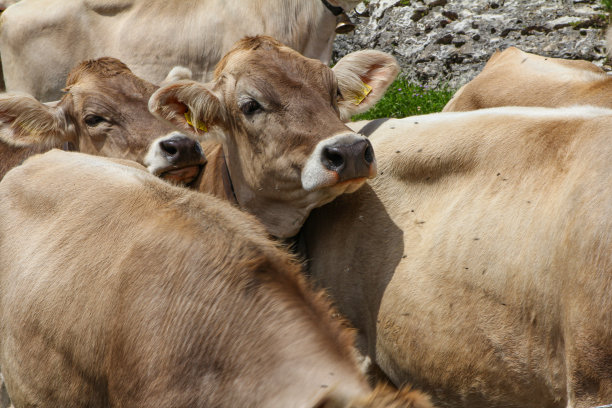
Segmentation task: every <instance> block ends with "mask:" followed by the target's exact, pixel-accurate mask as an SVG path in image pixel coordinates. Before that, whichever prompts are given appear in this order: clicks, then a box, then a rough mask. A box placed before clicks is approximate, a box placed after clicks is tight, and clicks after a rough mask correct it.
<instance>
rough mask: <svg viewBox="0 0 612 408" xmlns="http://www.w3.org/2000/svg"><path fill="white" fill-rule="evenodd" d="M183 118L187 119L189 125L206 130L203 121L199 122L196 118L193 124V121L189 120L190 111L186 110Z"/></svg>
mask: <svg viewBox="0 0 612 408" xmlns="http://www.w3.org/2000/svg"><path fill="white" fill-rule="evenodd" d="M185 120H186V121H187V123H188V124H189V126H193V127H194V128H198V129H200V130H201V131H203V132H208V128H207V127H206V125H205V124H204V122H200V121H199V120H196V125H195V126H194V125H193V122H192V121H191V112H189V111H186V112H185Z"/></svg>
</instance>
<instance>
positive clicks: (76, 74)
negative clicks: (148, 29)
mask: <svg viewBox="0 0 612 408" xmlns="http://www.w3.org/2000/svg"><path fill="white" fill-rule="evenodd" d="M156 89H157V87H155V86H154V85H152V84H150V83H148V82H146V81H144V80H142V79H140V78H138V77H136V76H135V75H134V74H132V72H131V71H130V70H129V69H128V68H127V66H125V64H123V63H121V62H120V61H118V60H116V59H114V58H100V59H98V60H90V61H85V62H83V63H81V64H80V65H79V66H77V67H76V68H75V69H74V70H73V71H72V72H71V73H70V75H69V76H68V80H67V87H66V91H67V93H66V95H64V96H63V97H62V99H61V100H60V101H57V102H52V103H47V104H43V103H41V102H39V101H37V100H36V99H34V98H33V97H31V96H29V95H15V94H5V95H2V96H0V121H1V124H0V139H1V140H2V141H4V142H6V143H8V144H10V145H14V146H37V147H41V148H49V149H50V148H53V147H63V148H69V149H71V150H79V151H81V152H84V153H89V154H95V155H102V156H111V157H119V158H125V159H131V160H137V161H142V159H143V157H144V154H145V153H146V150H147V148H148V147H149V144H150V142H151V141H152V140H153V139H155V138H156V137H159V136H160V135H163V134H167V133H170V132H171V131H172V129H171V128H170V126H169V125H168V124H167V123H164V122H161V121H159V120H157V119H156V118H155V117H153V116H152V115H151V113H150V112H149V111H148V109H147V102H148V99H149V97H150V96H151V94H152V93H153V92H154V91H155V90H156Z"/></svg>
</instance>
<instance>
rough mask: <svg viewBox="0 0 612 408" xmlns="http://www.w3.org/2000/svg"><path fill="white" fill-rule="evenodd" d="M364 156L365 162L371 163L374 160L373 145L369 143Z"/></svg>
mask: <svg viewBox="0 0 612 408" xmlns="http://www.w3.org/2000/svg"><path fill="white" fill-rule="evenodd" d="M363 158H364V160H365V162H366V163H367V164H368V165H369V164H372V162H373V161H374V149H372V145H371V144H369V143H368V146H367V147H366V149H365V152H364V153H363Z"/></svg>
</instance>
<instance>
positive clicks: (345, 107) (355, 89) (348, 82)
mask: <svg viewBox="0 0 612 408" xmlns="http://www.w3.org/2000/svg"><path fill="white" fill-rule="evenodd" d="M333 71H334V73H335V74H336V78H337V79H338V89H339V91H340V93H341V95H342V96H341V99H340V100H339V101H338V107H339V108H340V117H341V119H342V120H344V121H348V120H349V119H350V118H351V116H353V115H356V114H358V113H362V112H365V111H367V110H368V109H370V108H371V107H372V106H374V105H375V104H376V102H378V101H379V100H380V99H381V98H382V97H383V95H384V94H385V91H386V90H387V88H388V87H389V85H391V83H392V82H393V80H395V78H396V77H397V74H398V73H399V64H398V63H397V60H396V59H395V58H394V57H393V56H391V55H389V54H386V53H384V52H381V51H375V50H364V51H357V52H353V53H351V54H348V55H347V56H345V57H344V58H342V59H341V60H340V61H338V63H337V64H336V66H335V67H334V68H333Z"/></svg>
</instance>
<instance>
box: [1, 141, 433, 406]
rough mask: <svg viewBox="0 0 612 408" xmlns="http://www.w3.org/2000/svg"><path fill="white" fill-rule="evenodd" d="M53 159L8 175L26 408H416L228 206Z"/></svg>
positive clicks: (12, 379)
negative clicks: (368, 367) (359, 357)
mask: <svg viewBox="0 0 612 408" xmlns="http://www.w3.org/2000/svg"><path fill="white" fill-rule="evenodd" d="M135 167H136V165H135V164H130V165H126V164H125V163H122V161H119V160H115V161H111V160H110V159H106V158H101V157H92V156H88V155H84V154H81V153H67V152H62V151H59V150H53V151H51V152H48V153H46V154H44V155H38V156H35V157H33V158H30V159H28V160H27V161H26V163H25V164H23V165H22V166H18V167H16V168H15V169H13V170H11V171H10V172H9V173H8V174H7V175H6V177H5V178H4V179H3V180H2V182H0V364H1V365H2V370H3V374H4V376H5V379H6V384H7V388H8V391H9V394H10V396H11V398H12V400H13V402H14V404H15V406H16V407H18V408H20V407H31V406H44V407H87V408H93V407H126V408H127V407H170V406H172V407H190V408H191V407H228V408H230V407H231V408H233V407H329V408H331V407H390V408H391V407H398V408H399V407H418V408H430V407H431V406H430V404H429V402H428V399H427V397H425V396H423V395H422V394H420V393H418V392H408V391H406V392H403V393H400V394H393V393H389V392H384V390H379V391H377V392H376V393H375V394H373V395H369V394H370V389H369V387H368V385H367V383H366V381H365V379H364V378H363V377H362V376H361V374H360V372H359V370H358V368H357V365H356V364H355V361H354V359H353V354H352V347H351V343H352V336H351V334H350V331H347V329H346V328H344V327H343V326H342V323H341V322H340V321H338V320H334V319H332V317H331V313H330V308H329V306H328V304H327V303H326V301H325V300H324V298H323V297H322V295H321V294H316V293H313V292H312V291H311V290H309V288H308V287H307V285H306V284H305V283H304V280H303V278H302V277H301V274H300V269H299V267H298V265H297V263H296V262H295V261H294V260H293V259H292V257H290V256H289V255H288V254H287V253H286V252H285V251H283V250H282V249H280V248H279V247H278V246H277V245H276V244H274V243H273V242H272V241H270V240H268V239H267V238H265V235H266V232H265V230H264V229H263V227H262V226H261V225H260V224H259V223H257V222H256V221H255V220H254V219H253V218H252V217H250V216H248V215H246V214H244V213H242V212H240V211H239V210H237V209H235V208H233V207H232V206H231V205H229V204H227V203H225V202H222V201H220V200H217V199H215V198H213V197H212V196H207V195H203V194H199V193H195V192H190V191H188V190H186V189H182V188H178V187H173V186H171V185H169V184H168V183H165V182H163V181H161V180H159V179H157V178H156V177H154V176H152V175H150V174H148V173H147V172H146V171H144V169H141V168H135Z"/></svg>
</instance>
